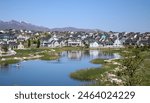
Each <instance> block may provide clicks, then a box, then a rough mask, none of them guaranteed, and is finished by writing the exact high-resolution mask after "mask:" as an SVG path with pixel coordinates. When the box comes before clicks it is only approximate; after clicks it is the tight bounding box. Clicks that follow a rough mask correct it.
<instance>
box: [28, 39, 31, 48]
mask: <svg viewBox="0 0 150 103" xmlns="http://www.w3.org/2000/svg"><path fill="white" fill-rule="evenodd" d="M30 46H31V40H30V39H28V48H29V47H30Z"/></svg>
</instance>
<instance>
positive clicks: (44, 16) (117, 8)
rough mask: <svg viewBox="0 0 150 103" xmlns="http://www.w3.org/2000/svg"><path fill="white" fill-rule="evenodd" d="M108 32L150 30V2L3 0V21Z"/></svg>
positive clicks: (0, 6) (0, 8) (0, 5)
mask: <svg viewBox="0 0 150 103" xmlns="http://www.w3.org/2000/svg"><path fill="white" fill-rule="evenodd" d="M12 19H13V20H18V21H26V22H29V23H32V24H36V25H40V26H46V27H49V28H55V27H68V26H69V27H77V28H89V29H101V30H105V31H110V30H112V31H121V32H123V31H134V32H137V31H140V32H145V31H150V0H0V20H3V21H9V20H12Z"/></svg>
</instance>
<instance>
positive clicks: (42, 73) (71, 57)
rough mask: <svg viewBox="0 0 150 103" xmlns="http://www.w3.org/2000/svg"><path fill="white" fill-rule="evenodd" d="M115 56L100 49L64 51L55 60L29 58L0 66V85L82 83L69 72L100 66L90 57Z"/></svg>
mask: <svg viewBox="0 0 150 103" xmlns="http://www.w3.org/2000/svg"><path fill="white" fill-rule="evenodd" d="M115 56H118V55H116V54H115V55H114V54H112V53H109V52H107V53H104V52H102V51H100V50H86V51H64V52H62V53H60V58H59V59H57V60H52V61H43V60H29V61H26V62H20V64H19V66H16V65H17V64H12V65H5V66H0V85H14V84H15V85H30V86H31V85H35V86H36V85H39V86H42V85H44V86H46V85H48V86H59V85H62V86H67V85H68V86H71V85H73V86H74V85H82V84H83V82H81V81H77V80H74V79H71V78H70V77H69V74H70V73H71V72H74V71H76V70H79V69H86V68H91V67H100V65H96V64H91V63H90V60H92V59H95V58H105V59H111V58H114V57H115ZM4 72H7V73H4Z"/></svg>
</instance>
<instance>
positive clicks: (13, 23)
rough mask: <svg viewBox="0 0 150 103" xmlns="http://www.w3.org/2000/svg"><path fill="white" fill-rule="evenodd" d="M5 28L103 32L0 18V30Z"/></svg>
mask: <svg viewBox="0 0 150 103" xmlns="http://www.w3.org/2000/svg"><path fill="white" fill-rule="evenodd" d="M6 29H16V30H20V29H22V30H34V31H73V32H77V31H84V32H96V31H100V32H103V31H102V30H99V29H81V28H74V27H64V28H52V29H50V28H48V27H44V26H37V25H33V24H31V23H26V22H24V21H21V22H19V21H16V20H11V21H7V22H5V21H1V20H0V30H6Z"/></svg>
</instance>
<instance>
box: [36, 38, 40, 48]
mask: <svg viewBox="0 0 150 103" xmlns="http://www.w3.org/2000/svg"><path fill="white" fill-rule="evenodd" d="M39 47H40V40H39V39H38V40H37V48H39Z"/></svg>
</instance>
